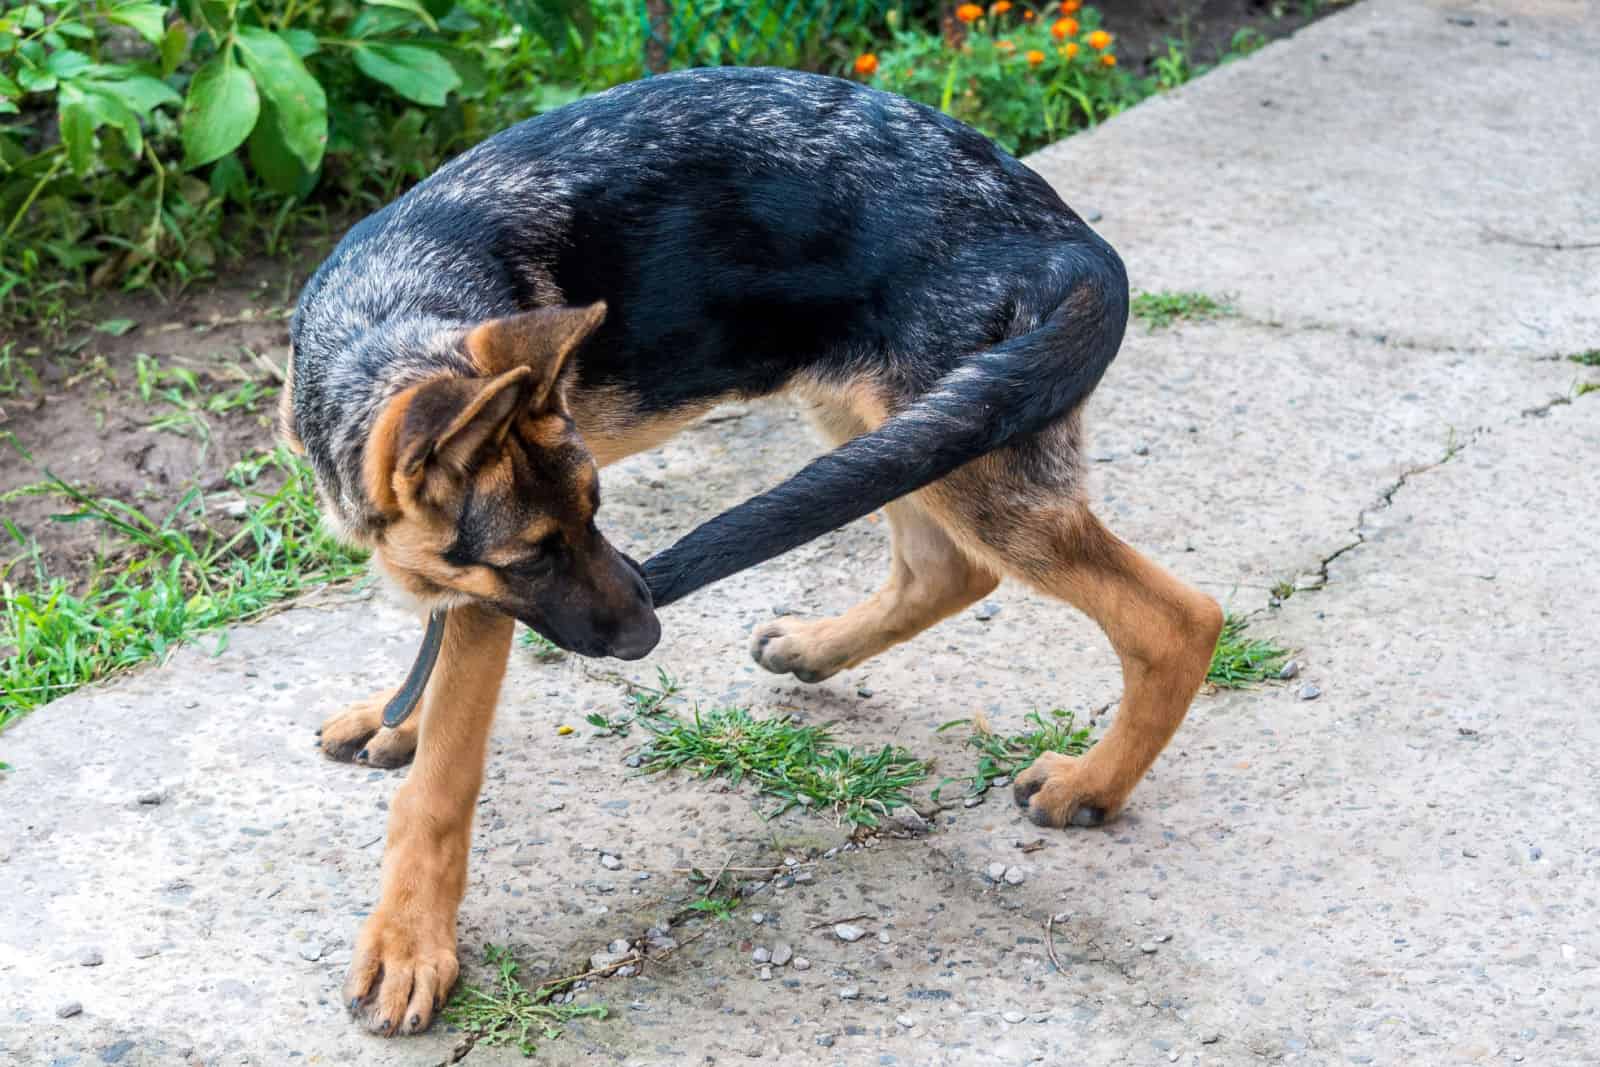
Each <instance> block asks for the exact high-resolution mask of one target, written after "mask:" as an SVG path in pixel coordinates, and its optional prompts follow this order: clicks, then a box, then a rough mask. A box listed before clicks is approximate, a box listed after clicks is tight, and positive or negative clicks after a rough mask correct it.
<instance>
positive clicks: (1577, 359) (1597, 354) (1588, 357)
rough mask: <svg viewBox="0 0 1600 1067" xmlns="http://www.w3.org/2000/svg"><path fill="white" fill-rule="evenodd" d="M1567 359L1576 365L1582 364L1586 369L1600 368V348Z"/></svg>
mask: <svg viewBox="0 0 1600 1067" xmlns="http://www.w3.org/2000/svg"><path fill="white" fill-rule="evenodd" d="M1567 358H1568V359H1570V360H1572V362H1574V363H1581V364H1583V365H1584V366H1585V367H1600V348H1591V349H1589V351H1587V352H1579V353H1577V354H1576V355H1572V356H1568V357H1567Z"/></svg>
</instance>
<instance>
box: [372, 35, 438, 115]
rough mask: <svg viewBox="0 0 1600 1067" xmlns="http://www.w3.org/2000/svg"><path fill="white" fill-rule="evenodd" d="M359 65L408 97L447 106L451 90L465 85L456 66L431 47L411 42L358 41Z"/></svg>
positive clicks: (436, 105)
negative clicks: (445, 103) (374, 42)
mask: <svg viewBox="0 0 1600 1067" xmlns="http://www.w3.org/2000/svg"><path fill="white" fill-rule="evenodd" d="M356 66H357V67H359V68H361V73H363V74H365V75H366V76H367V77H369V78H373V79H375V80H377V81H380V82H382V83H383V84H385V85H387V86H388V87H389V88H391V89H393V90H394V91H395V92H397V93H399V94H400V95H401V96H403V97H405V98H406V99H407V100H414V101H416V102H417V103H419V104H427V105H428V106H429V107H443V106H444V102H445V98H446V97H447V96H449V94H450V91H451V90H452V89H455V88H456V87H458V86H459V85H460V84H461V77H460V76H459V75H458V74H456V72H455V68H453V67H451V66H450V64H449V63H447V62H445V60H444V57H442V56H440V55H439V53H437V52H435V51H433V50H432V49H431V48H420V47H418V46H417V45H411V44H358V45H357V47H356Z"/></svg>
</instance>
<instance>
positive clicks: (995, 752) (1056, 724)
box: [932, 708, 1094, 803]
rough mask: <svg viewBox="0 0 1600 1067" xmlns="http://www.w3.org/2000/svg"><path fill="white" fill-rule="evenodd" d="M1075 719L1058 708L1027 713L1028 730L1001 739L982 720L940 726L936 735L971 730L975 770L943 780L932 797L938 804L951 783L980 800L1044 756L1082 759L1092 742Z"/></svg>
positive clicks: (1086, 730) (970, 741)
mask: <svg viewBox="0 0 1600 1067" xmlns="http://www.w3.org/2000/svg"><path fill="white" fill-rule="evenodd" d="M1075 718H1076V716H1075V715H1074V714H1073V713H1072V712H1070V711H1065V710H1063V709H1061V708H1053V709H1051V710H1050V711H1048V712H1045V713H1043V714H1041V713H1039V712H1037V711H1030V712H1028V714H1027V715H1026V716H1024V719H1023V721H1024V722H1026V723H1027V724H1028V725H1029V726H1031V729H1027V730H1024V731H1022V732H1021V733H1019V734H1013V735H1011V736H1009V737H1003V736H1001V735H999V734H997V733H995V732H994V731H993V730H991V729H990V728H989V724H988V722H987V721H986V720H984V719H981V718H979V719H954V720H952V721H950V722H947V723H945V724H944V725H942V726H940V727H939V729H938V731H937V732H939V733H944V732H945V731H946V730H954V729H955V728H956V727H958V726H970V727H971V728H972V732H971V733H970V734H968V735H967V745H968V747H970V748H973V749H975V750H977V753H978V766H977V767H976V768H975V769H974V770H973V772H972V773H971V774H970V775H967V776H965V777H960V778H946V779H944V780H943V781H941V782H940V783H939V785H938V786H937V787H936V788H935V789H934V790H933V793H932V797H933V800H934V802H935V803H937V802H938V800H939V796H940V794H941V793H942V792H943V790H944V787H945V786H947V785H950V784H951V783H953V782H965V783H966V789H965V791H964V795H965V796H969V797H976V796H982V795H983V794H984V793H986V792H988V791H989V789H990V788H991V787H992V786H993V784H994V782H995V781H996V780H997V779H1002V778H1012V777H1015V776H1016V774H1017V773H1018V772H1019V771H1021V770H1023V769H1024V768H1026V767H1027V766H1028V765H1029V764H1030V763H1032V762H1033V761H1034V760H1036V759H1038V758H1039V757H1040V756H1042V755H1043V754H1044V753H1046V752H1060V753H1063V754H1065V755H1068V756H1081V755H1083V754H1084V753H1085V752H1087V751H1089V749H1090V747H1092V746H1093V744H1094V742H1093V741H1092V740H1091V739H1090V730H1089V727H1087V726H1077V725H1075V722H1074V720H1075Z"/></svg>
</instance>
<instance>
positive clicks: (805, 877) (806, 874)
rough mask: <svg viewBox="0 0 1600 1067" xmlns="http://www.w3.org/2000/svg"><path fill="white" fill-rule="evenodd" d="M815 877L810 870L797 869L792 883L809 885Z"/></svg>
mask: <svg viewBox="0 0 1600 1067" xmlns="http://www.w3.org/2000/svg"><path fill="white" fill-rule="evenodd" d="M815 879H816V876H815V875H813V874H812V873H811V872H810V871H797V872H796V873H795V876H794V884H795V885H810V884H811V883H812V882H813V881H815Z"/></svg>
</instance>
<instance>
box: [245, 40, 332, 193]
mask: <svg viewBox="0 0 1600 1067" xmlns="http://www.w3.org/2000/svg"><path fill="white" fill-rule="evenodd" d="M239 52H240V54H241V55H242V56H243V58H244V64H245V66H246V67H248V68H249V69H250V73H251V74H254V75H255V79H256V87H257V88H259V89H260V90H261V95H262V96H264V97H265V98H266V99H267V100H268V101H270V102H271V103H272V116H271V118H272V121H273V122H274V123H275V124H276V125H277V127H278V133H279V139H280V140H281V141H282V142H283V144H284V145H285V146H286V147H287V148H288V149H289V150H290V151H291V152H293V153H294V154H295V157H296V158H297V159H299V160H300V163H301V165H302V166H303V167H304V168H305V169H306V170H307V171H310V172H313V173H314V172H315V171H316V170H317V168H318V167H320V166H321V165H322V153H323V150H324V149H325V148H326V147H327V145H328V98H327V96H326V95H325V94H324V93H323V91H322V86H321V85H319V84H317V79H315V78H313V77H312V76H311V72H310V71H308V70H306V66H305V64H304V63H302V62H300V57H299V56H297V55H295V53H294V49H293V48H292V47H290V45H289V43H288V42H287V41H285V40H284V39H283V38H282V37H279V36H278V35H277V34H275V33H271V32H269V31H267V30H263V29H260V28H259V27H255V26H241V27H240V28H239Z"/></svg>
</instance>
